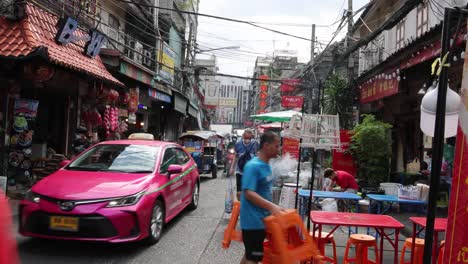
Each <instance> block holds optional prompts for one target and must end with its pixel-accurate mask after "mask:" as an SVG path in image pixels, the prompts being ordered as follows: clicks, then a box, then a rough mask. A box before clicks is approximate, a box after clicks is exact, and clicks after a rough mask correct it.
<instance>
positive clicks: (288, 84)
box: [280, 79, 302, 93]
mask: <svg viewBox="0 0 468 264" xmlns="http://www.w3.org/2000/svg"><path fill="white" fill-rule="evenodd" d="M301 82H302V80H301V79H290V80H282V81H281V85H280V92H282V93H283V92H293V91H294V90H295V89H296V86H297V85H299V84H300V83H301Z"/></svg>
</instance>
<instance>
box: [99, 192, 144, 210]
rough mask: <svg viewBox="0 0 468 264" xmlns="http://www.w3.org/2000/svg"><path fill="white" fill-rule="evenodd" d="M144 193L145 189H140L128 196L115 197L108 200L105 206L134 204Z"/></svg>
mask: <svg viewBox="0 0 468 264" xmlns="http://www.w3.org/2000/svg"><path fill="white" fill-rule="evenodd" d="M144 194H145V191H142V192H139V193H136V194H133V195H130V196H125V197H120V198H116V199H115V200H111V201H109V202H108V203H107V206H106V207H120V206H130V205H134V204H136V203H138V201H139V200H140V198H141V197H142V196H143V195H144Z"/></svg>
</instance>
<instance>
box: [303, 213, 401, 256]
mask: <svg viewBox="0 0 468 264" xmlns="http://www.w3.org/2000/svg"><path fill="white" fill-rule="evenodd" d="M310 220H311V222H312V223H313V230H312V234H314V236H315V232H316V231H317V230H318V237H321V235H322V225H330V226H334V227H333V229H332V230H331V231H330V232H329V234H328V236H330V235H331V234H333V232H335V231H336V229H338V227H340V226H348V227H351V226H355V227H367V228H375V230H376V232H377V233H379V234H380V236H381V238H380V262H379V263H383V262H382V261H383V243H384V240H383V238H384V237H385V238H386V239H387V240H388V242H389V243H390V244H391V245H392V246H393V248H394V263H395V264H397V263H398V235H399V232H400V230H401V229H403V227H404V225H403V224H402V223H400V222H398V221H397V220H396V219H395V218H393V217H391V216H388V215H376V214H360V213H340V212H323V211H311V212H310ZM386 228H387V229H394V230H395V240H394V241H392V240H391V239H390V237H389V235H388V234H387V233H385V229H386ZM319 243H320V240H319ZM319 248H320V247H319ZM321 253H322V254H324V252H321Z"/></svg>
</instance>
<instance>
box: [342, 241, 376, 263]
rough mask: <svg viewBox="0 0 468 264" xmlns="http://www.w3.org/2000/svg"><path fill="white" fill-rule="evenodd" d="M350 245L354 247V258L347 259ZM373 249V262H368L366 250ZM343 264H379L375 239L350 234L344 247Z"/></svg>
mask: <svg viewBox="0 0 468 264" xmlns="http://www.w3.org/2000/svg"><path fill="white" fill-rule="evenodd" d="M351 245H355V246H356V257H355V258H350V257H349V249H350V247H351ZM369 247H373V248H374V250H375V261H372V260H369V257H368V248H369ZM343 263H344V264H348V263H357V264H369V263H372V264H379V252H378V250H377V243H376V239H375V237H373V236H368V235H364V234H352V235H351V236H350V237H349V239H348V243H347V245H346V250H345V255H344V261H343Z"/></svg>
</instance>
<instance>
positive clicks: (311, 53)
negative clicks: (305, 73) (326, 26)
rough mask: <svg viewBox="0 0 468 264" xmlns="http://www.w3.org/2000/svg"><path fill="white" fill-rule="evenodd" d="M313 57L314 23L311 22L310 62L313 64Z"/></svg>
mask: <svg viewBox="0 0 468 264" xmlns="http://www.w3.org/2000/svg"><path fill="white" fill-rule="evenodd" d="M314 57H315V24H312V38H311V40H310V64H311V65H314Z"/></svg>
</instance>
